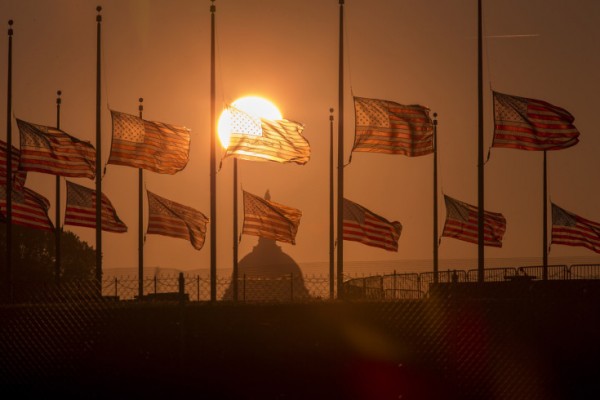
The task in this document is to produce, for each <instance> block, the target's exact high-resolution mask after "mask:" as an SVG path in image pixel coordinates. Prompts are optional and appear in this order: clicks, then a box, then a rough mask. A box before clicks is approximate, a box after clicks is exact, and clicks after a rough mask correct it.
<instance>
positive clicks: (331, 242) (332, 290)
mask: <svg viewBox="0 0 600 400" xmlns="http://www.w3.org/2000/svg"><path fill="white" fill-rule="evenodd" d="M333 168H334V164H333V108H330V109H329V298H330V299H331V300H333V297H334V293H335V272H334V271H335V269H334V268H335V260H334V259H335V257H334V252H335V230H334V224H333V220H334V217H333V215H334V204H333V198H334V196H333Z"/></svg>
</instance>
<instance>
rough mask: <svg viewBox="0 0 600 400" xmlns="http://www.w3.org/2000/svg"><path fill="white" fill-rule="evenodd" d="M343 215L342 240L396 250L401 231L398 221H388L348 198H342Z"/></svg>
mask: <svg viewBox="0 0 600 400" xmlns="http://www.w3.org/2000/svg"><path fill="white" fill-rule="evenodd" d="M343 215H344V221H343V226H344V235H343V237H344V240H350V241H354V242H360V243H363V244H366V245H367V246H372V247H379V248H382V249H384V250H388V251H398V239H399V238H400V234H401V233H402V224H401V223H400V222H398V221H394V222H390V221H388V220H387V219H385V218H383V217H381V216H379V215H377V214H375V213H374V212H372V211H370V210H368V209H366V208H365V207H363V206H361V205H359V204H357V203H354V202H352V201H350V200H348V199H344V210H343Z"/></svg>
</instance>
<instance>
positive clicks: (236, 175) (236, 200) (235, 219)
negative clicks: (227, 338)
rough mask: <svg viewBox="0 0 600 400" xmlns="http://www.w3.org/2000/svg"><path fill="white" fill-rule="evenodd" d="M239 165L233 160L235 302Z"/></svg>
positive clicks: (235, 293) (235, 298)
mask: <svg viewBox="0 0 600 400" xmlns="http://www.w3.org/2000/svg"><path fill="white" fill-rule="evenodd" d="M237 171H238V165H237V158H235V157H234V158H233V300H234V301H237V300H238V184H237V178H238V173H237Z"/></svg>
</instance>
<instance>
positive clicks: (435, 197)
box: [433, 113, 439, 283]
mask: <svg viewBox="0 0 600 400" xmlns="http://www.w3.org/2000/svg"><path fill="white" fill-rule="evenodd" d="M438 271H439V268H438V189H437V113H433V283H438Z"/></svg>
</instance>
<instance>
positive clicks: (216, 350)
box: [0, 265, 600, 400]
mask: <svg viewBox="0 0 600 400" xmlns="http://www.w3.org/2000/svg"><path fill="white" fill-rule="evenodd" d="M539 271H540V270H539V269H538V268H537V267H527V268H525V267H524V268H523V269H522V270H520V269H519V268H498V269H493V270H489V271H487V273H486V274H484V277H485V278H486V279H487V280H488V281H487V282H486V283H487V284H489V285H491V286H498V285H502V286H504V287H505V288H506V290H507V291H508V292H510V291H511V290H513V291H514V292H515V293H517V292H519V293H522V290H523V288H524V287H529V285H522V284H520V283H519V282H516V283H514V280H513V279H511V277H516V276H525V277H528V278H526V279H528V280H525V281H524V282H530V283H531V287H535V286H536V284H535V283H536V281H538V280H540V274H539ZM477 276H478V274H477V271H474V270H450V271H440V272H439V273H438V276H437V283H438V285H437V286H436V285H435V284H433V282H434V278H435V277H434V276H433V274H432V273H402V274H399V273H392V274H378V275H371V276H347V278H346V279H345V282H344V292H345V299H347V300H348V301H339V299H337V298H334V301H330V281H329V277H328V276H310V275H307V276H300V275H293V274H290V275H284V276H280V277H278V278H277V279H274V278H265V277H261V276H253V275H245V276H244V275H242V276H240V277H239V279H238V281H237V285H232V282H231V279H230V278H221V279H219V280H218V281H217V292H218V296H217V299H218V301H216V302H211V301H208V300H209V299H210V280H209V278H208V277H205V276H200V275H186V274H173V275H168V274H164V275H157V276H154V277H148V278H145V279H144V281H143V290H144V294H143V297H142V298H139V281H138V278H137V277H136V276H132V277H118V278H114V277H113V278H110V279H105V280H104V281H103V282H102V284H99V283H98V282H95V281H85V282H80V281H63V282H61V283H60V285H56V284H54V283H52V284H48V283H44V282H15V284H14V286H13V292H12V299H13V302H12V303H10V304H0V385H2V386H4V385H13V384H19V385H20V387H22V388H23V389H27V390H30V391H31V390H33V391H35V393H31V392H27V391H25V392H23V393H22V394H23V396H25V397H26V396H27V395H29V394H35V395H42V394H43V395H45V396H48V395H49V394H59V395H63V397H64V395H65V394H67V395H69V394H73V395H74V397H76V398H82V397H84V398H93V396H94V395H97V394H98V392H99V391H100V393H101V396H99V397H98V398H104V397H106V398H108V397H110V396H112V397H131V398H140V397H147V398H154V397H157V396H165V395H169V396H175V395H190V394H199V393H201V394H202V395H203V396H204V395H206V397H215V398H224V397H225V398H230V397H240V398H356V399H376V398H413V399H437V398H450V399H482V398H496V399H500V398H502V399H520V398H526V399H544V400H545V399H550V400H561V399H567V398H568V399H571V398H573V399H574V398H595V397H597V395H600V385H599V384H598V380H597V377H598V376H599V375H598V373H599V372H600V371H599V368H598V366H597V359H598V357H600V350H599V348H598V346H597V338H598V334H600V265H573V266H571V267H565V266H552V268H549V269H548V277H549V281H548V282H544V283H542V284H541V285H537V286H540V288H542V289H543V290H533V289H531V290H530V289H527V297H526V298H525V299H524V298H523V297H522V296H521V297H519V296H510V295H509V296H500V297H496V298H494V297H492V296H484V297H482V296H480V297H477V296H471V297H469V296H464V293H465V290H467V291H468V290H471V289H470V286H472V285H474V284H475V282H477ZM561 278H566V279H561ZM554 284H558V285H562V284H564V286H563V287H561V288H560V290H554V288H555V285H554ZM234 286H235V288H234ZM443 286H445V287H446V288H447V289H449V290H447V291H444V290H441V291H440V290H437V288H439V287H443ZM476 286H477V285H476ZM461 287H462V288H463V289H464V290H463V289H460V288H461ZM234 289H235V290H234ZM434 289H436V290H434ZM455 289H456V291H454V290H455ZM461 290H462V291H461ZM236 294H237V297H238V301H234V298H235V295H236ZM448 294H450V295H448ZM459 294H460V295H459ZM524 300H525V301H524ZM157 386H158V387H159V388H160V389H162V390H163V391H162V392H161V391H158V390H157ZM585 396H590V397H585Z"/></svg>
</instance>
